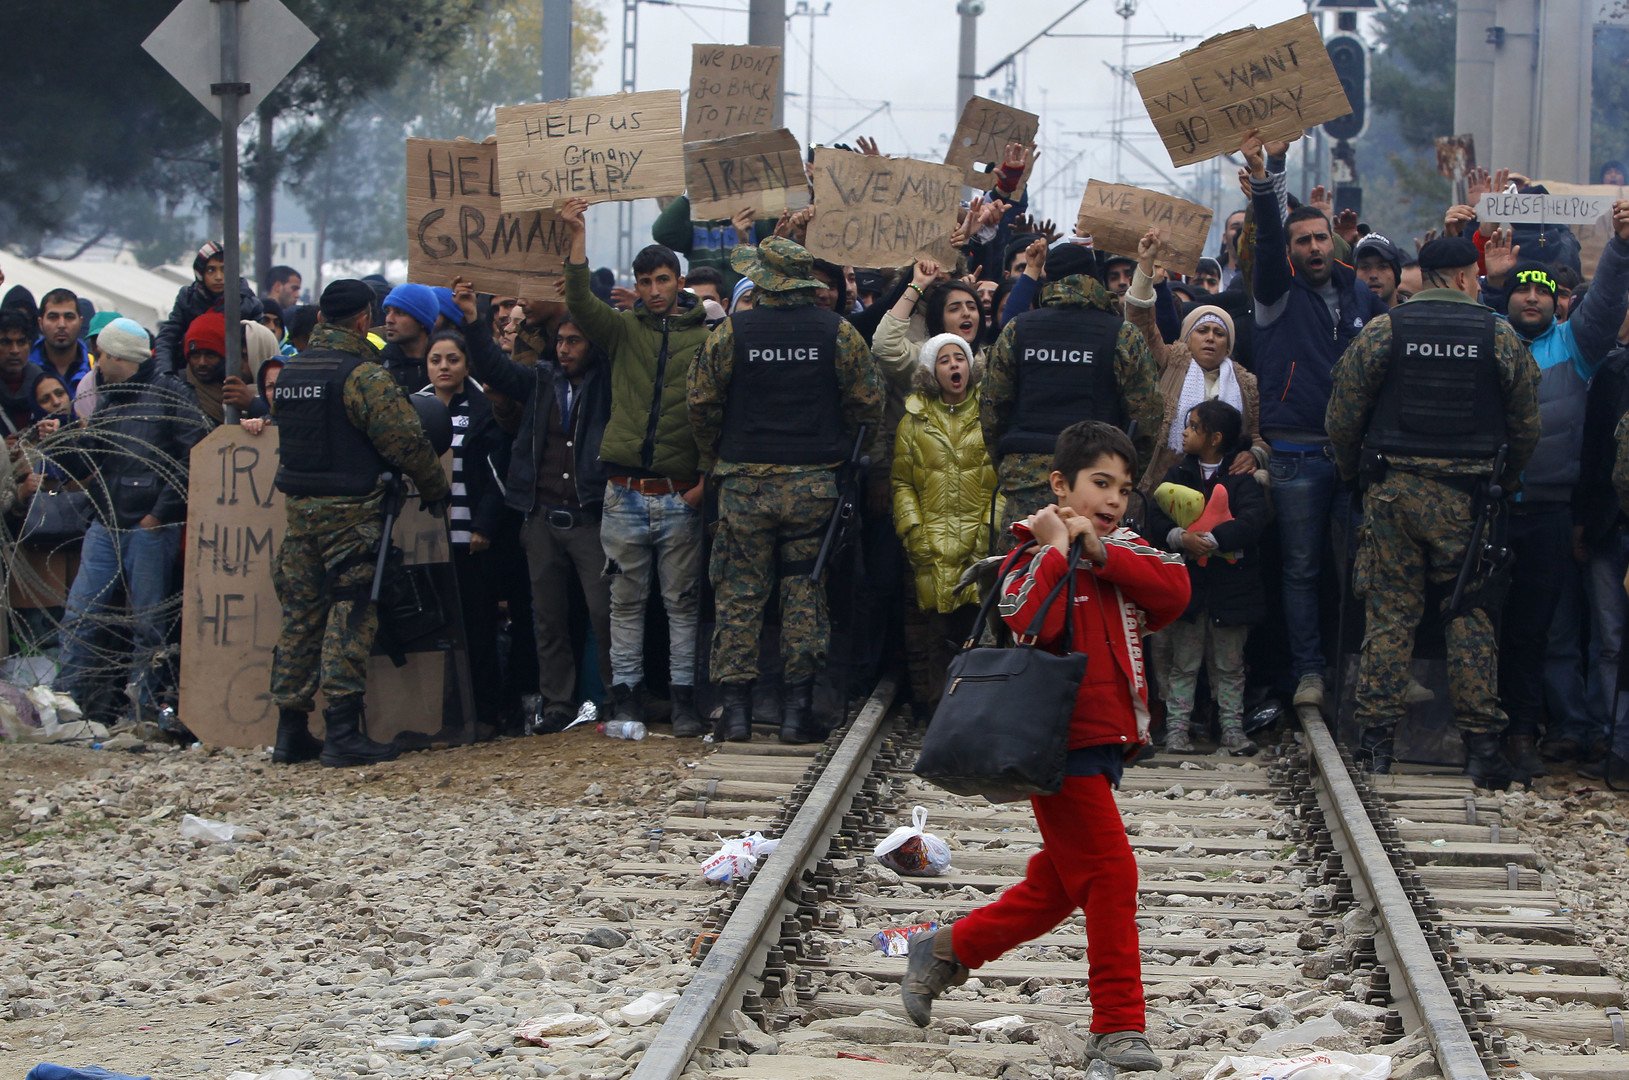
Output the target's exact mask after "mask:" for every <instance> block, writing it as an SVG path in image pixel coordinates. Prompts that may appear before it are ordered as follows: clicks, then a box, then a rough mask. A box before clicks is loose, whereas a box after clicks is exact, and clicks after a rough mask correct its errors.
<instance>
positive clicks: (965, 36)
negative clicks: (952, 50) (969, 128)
mask: <svg viewBox="0 0 1629 1080" xmlns="http://www.w3.org/2000/svg"><path fill="white" fill-rule="evenodd" d="M956 14H957V15H959V16H961V36H960V39H959V41H958V44H957V50H956V113H955V115H956V116H957V117H958V118H959V117H960V116H961V115H962V110H963V109H965V108H967V103H968V101H969V100H971V99H972V97H973V90H974V85H975V80H977V79H978V52H979V16H980V15H982V14H984V0H957V4H956Z"/></svg>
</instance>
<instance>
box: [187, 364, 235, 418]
mask: <svg viewBox="0 0 1629 1080" xmlns="http://www.w3.org/2000/svg"><path fill="white" fill-rule="evenodd" d="M186 375H187V382H188V384H189V385H191V387H192V392H193V394H195V395H196V396H197V398H198V408H200V409H202V410H203V412H204V415H205V416H207V417H209V418H210V419H211V420H213V421H215V422H216V423H217V424H224V423H226V403H225V402H224V401H222V400H221V391H222V389H223V386H222V384H221V383H204V382H199V381H198V377H197V376H196V375H194V374H193V373H192V369H191V368H188V369H187V372H186Z"/></svg>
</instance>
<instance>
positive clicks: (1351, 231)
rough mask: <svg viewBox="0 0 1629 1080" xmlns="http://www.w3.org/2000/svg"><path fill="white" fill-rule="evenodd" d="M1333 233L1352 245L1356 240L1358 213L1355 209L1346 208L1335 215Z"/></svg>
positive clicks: (1354, 244) (1355, 243)
mask: <svg viewBox="0 0 1629 1080" xmlns="http://www.w3.org/2000/svg"><path fill="white" fill-rule="evenodd" d="M1334 224H1335V233H1336V235H1338V236H1339V237H1340V238H1341V239H1342V240H1345V241H1346V242H1347V243H1348V244H1351V245H1353V246H1354V247H1355V246H1356V245H1357V242H1358V239H1359V238H1358V231H1357V227H1358V214H1357V211H1356V210H1352V209H1350V208H1349V209H1346V210H1342V211H1341V212H1340V213H1338V214H1336V215H1335V223H1334Z"/></svg>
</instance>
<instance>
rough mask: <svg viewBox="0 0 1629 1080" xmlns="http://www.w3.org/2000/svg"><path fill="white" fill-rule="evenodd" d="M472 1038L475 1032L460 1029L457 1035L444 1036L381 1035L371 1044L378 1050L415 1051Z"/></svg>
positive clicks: (454, 1043)
mask: <svg viewBox="0 0 1629 1080" xmlns="http://www.w3.org/2000/svg"><path fill="white" fill-rule="evenodd" d="M473 1038H475V1033H474V1032H472V1031H460V1032H459V1033H458V1034H457V1035H448V1036H446V1037H445V1038H437V1037H436V1036H434V1035H381V1036H380V1037H379V1038H377V1039H375V1040H373V1045H374V1048H375V1049H378V1050H406V1051H408V1052H409V1053H417V1052H418V1051H420V1050H442V1049H445V1048H446V1047H449V1046H457V1045H458V1044H459V1043H467V1042H469V1041H470V1040H471V1039H473Z"/></svg>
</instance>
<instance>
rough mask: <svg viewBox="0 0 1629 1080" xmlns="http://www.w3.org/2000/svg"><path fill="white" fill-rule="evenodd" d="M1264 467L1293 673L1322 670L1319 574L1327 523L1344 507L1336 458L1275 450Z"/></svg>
mask: <svg viewBox="0 0 1629 1080" xmlns="http://www.w3.org/2000/svg"><path fill="white" fill-rule="evenodd" d="M1267 468H1268V471H1269V472H1270V473H1271V475H1272V478H1273V509H1274V510H1275V511H1276V512H1277V514H1278V536H1279V544H1280V546H1281V549H1282V553H1283V559H1284V570H1283V580H1284V622H1285V624H1286V628H1287V630H1288V632H1289V638H1290V658H1291V674H1292V675H1293V676H1294V677H1295V678H1296V679H1297V680H1299V679H1300V678H1302V677H1303V676H1305V675H1322V674H1323V672H1324V653H1323V642H1322V640H1321V638H1320V636H1319V627H1320V625H1321V620H1320V616H1319V610H1318V574H1319V572H1320V571H1321V570H1322V569H1323V562H1324V559H1325V558H1327V557H1328V556H1329V551H1330V547H1329V525H1330V521H1331V518H1332V515H1333V514H1334V512H1335V511H1336V510H1337V509H1343V508H1344V505H1345V504H1344V503H1342V502H1340V501H1339V499H1338V497H1337V492H1338V491H1339V489H1340V481H1339V478H1338V477H1337V475H1336V472H1335V463H1334V462H1333V461H1331V460H1329V458H1327V457H1324V456H1323V455H1321V454H1306V455H1287V454H1277V453H1275V454H1274V455H1273V457H1272V461H1271V463H1270V464H1269V465H1268V467H1267Z"/></svg>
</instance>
